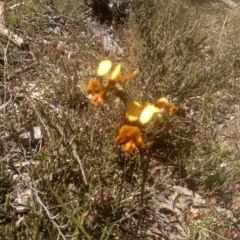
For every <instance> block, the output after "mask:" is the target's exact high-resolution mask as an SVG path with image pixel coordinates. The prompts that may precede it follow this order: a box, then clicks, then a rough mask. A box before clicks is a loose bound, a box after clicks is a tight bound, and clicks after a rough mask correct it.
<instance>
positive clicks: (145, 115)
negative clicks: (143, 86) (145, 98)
mask: <svg viewBox="0 0 240 240" xmlns="http://www.w3.org/2000/svg"><path fill="white" fill-rule="evenodd" d="M159 112H161V111H160V109H159V108H157V107H155V106H154V105H153V104H146V106H145V107H144V109H143V111H142V112H141V114H140V116H139V122H140V123H141V124H143V125H144V124H146V123H148V122H149V121H150V120H151V118H152V117H153V115H154V114H155V113H159Z"/></svg>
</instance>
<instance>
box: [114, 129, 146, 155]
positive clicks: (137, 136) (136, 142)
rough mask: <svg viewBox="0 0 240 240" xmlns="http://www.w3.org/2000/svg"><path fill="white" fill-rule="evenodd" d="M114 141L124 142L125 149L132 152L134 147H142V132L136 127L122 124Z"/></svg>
mask: <svg viewBox="0 0 240 240" xmlns="http://www.w3.org/2000/svg"><path fill="white" fill-rule="evenodd" d="M116 142H118V143H122V144H124V149H125V151H129V152H132V151H134V150H135V148H136V147H137V148H144V143H143V139H142V133H141V131H140V129H139V128H138V127H135V126H129V125H123V126H122V127H121V128H120V130H119V134H118V136H117V138H116Z"/></svg>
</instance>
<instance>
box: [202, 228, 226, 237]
mask: <svg viewBox="0 0 240 240" xmlns="http://www.w3.org/2000/svg"><path fill="white" fill-rule="evenodd" d="M199 227H200V228H201V229H203V230H205V231H207V232H210V233H212V234H214V235H216V236H218V237H220V238H221V239H224V240H228V239H227V238H225V237H223V236H221V235H219V234H217V233H215V232H213V231H211V230H209V229H207V228H204V227H201V226H199Z"/></svg>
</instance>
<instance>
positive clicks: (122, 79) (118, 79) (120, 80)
mask: <svg viewBox="0 0 240 240" xmlns="http://www.w3.org/2000/svg"><path fill="white" fill-rule="evenodd" d="M136 74H137V71H134V72H131V73H129V74H126V75H118V76H117V77H116V78H115V81H116V82H117V83H119V84H123V83H124V82H125V81H126V80H128V79H131V78H133V77H134V76H135V75H136Z"/></svg>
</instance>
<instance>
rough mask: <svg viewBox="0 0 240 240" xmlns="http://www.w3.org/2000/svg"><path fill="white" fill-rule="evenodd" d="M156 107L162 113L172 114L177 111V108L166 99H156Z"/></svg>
mask: <svg viewBox="0 0 240 240" xmlns="http://www.w3.org/2000/svg"><path fill="white" fill-rule="evenodd" d="M156 106H157V107H158V108H159V109H160V110H161V112H162V113H168V114H173V113H176V112H177V110H178V108H177V107H176V106H174V105H172V104H170V103H169V101H168V100H167V99H166V98H160V99H158V101H157V103H156Z"/></svg>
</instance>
